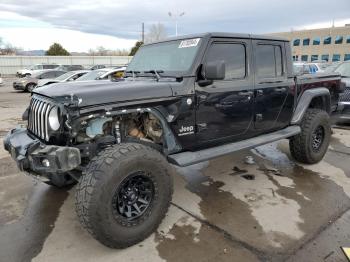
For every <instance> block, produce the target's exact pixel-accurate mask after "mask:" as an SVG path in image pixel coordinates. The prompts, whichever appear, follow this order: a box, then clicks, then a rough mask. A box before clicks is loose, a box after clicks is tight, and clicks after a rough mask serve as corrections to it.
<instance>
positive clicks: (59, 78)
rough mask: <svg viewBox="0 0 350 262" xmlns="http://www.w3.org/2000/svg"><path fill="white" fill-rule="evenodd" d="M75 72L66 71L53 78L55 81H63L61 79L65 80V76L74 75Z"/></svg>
mask: <svg viewBox="0 0 350 262" xmlns="http://www.w3.org/2000/svg"><path fill="white" fill-rule="evenodd" d="M75 74H76V73H75V72H67V73H65V74H63V75H60V76H59V77H56V78H55V80H57V81H63V80H66V79H67V78H69V77H71V76H73V75H75Z"/></svg>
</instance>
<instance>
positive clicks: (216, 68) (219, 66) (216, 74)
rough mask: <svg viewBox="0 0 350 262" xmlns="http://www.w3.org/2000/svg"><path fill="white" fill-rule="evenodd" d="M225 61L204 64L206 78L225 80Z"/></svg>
mask: <svg viewBox="0 0 350 262" xmlns="http://www.w3.org/2000/svg"><path fill="white" fill-rule="evenodd" d="M225 68H226V67H225V61H223V60H221V61H215V62H209V63H207V64H205V65H204V74H205V79H207V80H223V79H225Z"/></svg>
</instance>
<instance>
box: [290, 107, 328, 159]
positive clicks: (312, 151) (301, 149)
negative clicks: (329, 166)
mask: <svg viewBox="0 0 350 262" xmlns="http://www.w3.org/2000/svg"><path fill="white" fill-rule="evenodd" d="M330 136H331V126H330V120H329V115H328V114H327V112H325V111H323V110H320V109H308V110H307V111H306V113H305V115H304V118H303V120H302V122H301V133H300V134H299V135H296V136H294V137H292V138H291V139H290V140H289V147H290V151H291V154H292V156H293V157H294V158H295V159H296V160H297V161H299V162H302V163H305V164H315V163H317V162H319V161H321V160H322V159H323V157H324V155H325V154H326V152H327V149H328V145H329V141H330Z"/></svg>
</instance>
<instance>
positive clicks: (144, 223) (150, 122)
mask: <svg viewBox="0 0 350 262" xmlns="http://www.w3.org/2000/svg"><path fill="white" fill-rule="evenodd" d="M338 91H340V77H339V76H338V75H328V76H327V75H322V76H317V75H309V76H303V77H299V76H297V77H296V76H295V75H294V73H293V65H292V55H291V48H290V43H289V42H288V41H287V40H284V39H280V38H275V37H269V36H257V35H249V34H226V33H208V34H199V35H192V36H182V37H179V38H173V39H168V40H166V41H163V42H157V43H152V44H149V45H144V46H142V47H141V48H140V49H139V51H138V52H137V53H136V55H135V56H134V58H133V60H132V61H131V63H130V64H129V66H128V68H127V70H126V74H125V81H119V82H112V81H80V82H78V81H76V82H71V83H69V84H67V83H58V84H52V85H50V86H44V87H41V88H37V89H35V90H34V91H33V96H32V100H31V103H30V106H29V108H28V109H27V111H26V112H25V113H24V119H27V121H28V127H27V128H17V129H13V130H12V131H10V132H9V134H8V135H7V136H6V138H5V139H4V145H5V149H6V150H7V151H8V152H9V153H11V156H12V157H13V159H14V160H15V161H16V162H17V164H18V167H19V168H20V169H21V170H23V171H25V172H27V173H30V174H32V175H33V176H36V177H41V178H42V179H45V180H46V182H47V183H49V184H51V185H56V186H65V185H69V184H71V183H73V182H75V181H78V186H77V191H76V211H77V214H78V217H79V219H80V222H81V223H82V225H83V226H84V227H85V228H86V229H87V230H88V231H89V232H90V233H91V235H92V236H93V237H94V238H96V239H97V240H98V241H100V242H101V243H103V244H104V245H106V246H109V247H112V248H124V247H128V246H130V245H133V244H135V243H138V242H139V241H141V240H143V239H145V238H146V237H147V236H149V235H150V234H151V233H152V232H153V231H154V230H155V229H156V228H157V227H158V225H159V223H160V222H161V221H162V219H163V217H164V216H165V214H166V212H167V210H168V207H169V204H170V200H171V196H172V192H173V188H172V179H171V173H172V172H173V169H172V166H171V165H170V164H169V163H171V164H174V165H178V166H188V165H192V164H195V163H199V162H201V161H206V160H209V159H212V158H215V157H219V156H222V155H225V154H229V153H232V152H236V151H238V150H242V149H247V148H252V147H256V146H259V145H262V144H266V143H269V142H272V141H276V140H279V139H283V138H288V139H289V145H290V150H291V155H292V156H293V157H294V158H295V160H296V161H300V162H302V163H307V164H313V163H317V162H318V161H320V160H321V159H322V158H323V156H324V155H325V153H326V151H327V148H328V145H329V140H330V135H331V129H330V122H329V114H330V112H331V110H332V109H331V108H332V97H333V94H336V93H337V92H338ZM331 93H332V96H331ZM237 212H239V210H237Z"/></svg>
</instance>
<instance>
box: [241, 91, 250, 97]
mask: <svg viewBox="0 0 350 262" xmlns="http://www.w3.org/2000/svg"><path fill="white" fill-rule="evenodd" d="M238 95H240V96H251V95H253V92H252V91H246V92H239V93H238Z"/></svg>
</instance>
